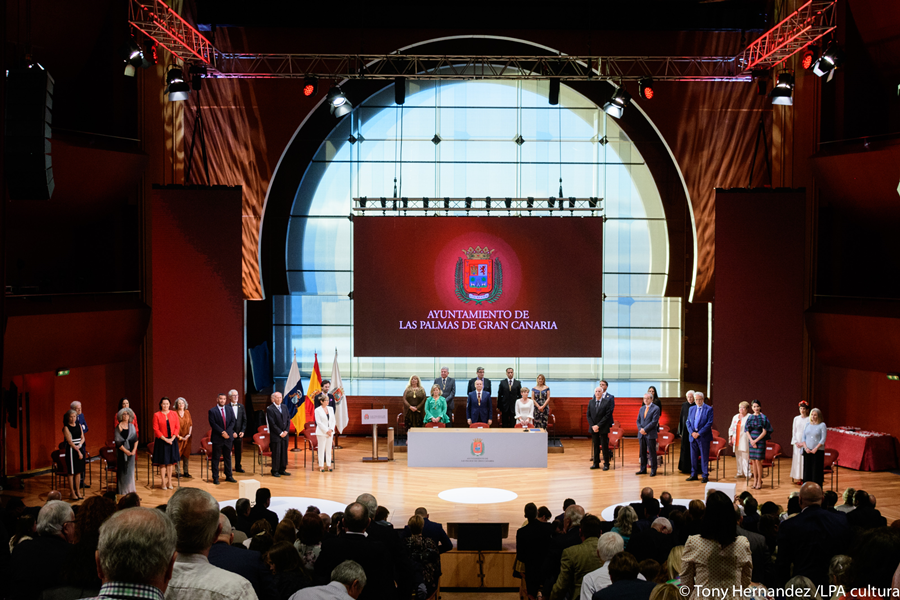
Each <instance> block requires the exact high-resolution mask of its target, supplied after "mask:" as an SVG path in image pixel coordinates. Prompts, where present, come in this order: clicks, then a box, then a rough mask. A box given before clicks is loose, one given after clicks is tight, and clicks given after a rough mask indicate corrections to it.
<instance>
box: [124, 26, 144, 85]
mask: <svg viewBox="0 0 900 600" xmlns="http://www.w3.org/2000/svg"><path fill="white" fill-rule="evenodd" d="M142 66H144V51H143V50H141V47H140V46H138V44H137V42H135V41H134V36H132V38H131V41H129V42H128V44H127V45H126V46H125V75H127V76H128V77H134V73H135V71H136V70H137V68H138V67H142Z"/></svg>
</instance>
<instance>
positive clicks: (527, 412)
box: [516, 387, 534, 427]
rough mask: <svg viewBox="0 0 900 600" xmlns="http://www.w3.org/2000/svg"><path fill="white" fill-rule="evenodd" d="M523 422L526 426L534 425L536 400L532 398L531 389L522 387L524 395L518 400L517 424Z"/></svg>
mask: <svg viewBox="0 0 900 600" xmlns="http://www.w3.org/2000/svg"><path fill="white" fill-rule="evenodd" d="M519 423H521V424H522V425H524V426H525V427H532V426H533V425H534V400H532V399H531V390H529V389H528V388H527V387H523V388H522V397H521V398H519V399H518V400H516V424H517V425H518V424H519Z"/></svg>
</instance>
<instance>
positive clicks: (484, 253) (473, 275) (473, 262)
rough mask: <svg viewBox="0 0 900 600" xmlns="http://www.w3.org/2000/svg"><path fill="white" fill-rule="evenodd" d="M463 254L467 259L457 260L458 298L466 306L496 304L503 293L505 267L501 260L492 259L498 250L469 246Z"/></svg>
mask: <svg viewBox="0 0 900 600" xmlns="http://www.w3.org/2000/svg"><path fill="white" fill-rule="evenodd" d="M462 252H463V254H464V255H465V257H466V258H465V259H463V258H462V257H460V258H458V259H457V260H456V297H457V298H459V300H460V301H461V302H464V303H466V304H469V303H470V302H474V303H475V304H481V303H482V302H490V303H493V302H496V301H497V298H499V297H500V294H502V293H503V267H502V266H501V264H500V259H499V258H497V257H494V258H491V254H493V253H494V252H496V250H490V249H489V248H488V247H487V246H485V247H484V248H482V247H480V246H475V247H474V248H472V247H471V246H469V249H468V250H463V251H462Z"/></svg>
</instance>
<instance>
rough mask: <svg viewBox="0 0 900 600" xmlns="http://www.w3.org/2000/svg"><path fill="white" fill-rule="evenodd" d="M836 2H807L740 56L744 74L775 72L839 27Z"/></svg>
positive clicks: (817, 0)
mask: <svg viewBox="0 0 900 600" xmlns="http://www.w3.org/2000/svg"><path fill="white" fill-rule="evenodd" d="M836 5H837V0H808V2H806V4H804V5H803V6H801V7H800V8H798V9H797V10H796V11H794V12H792V13H791V14H790V15H788V16H787V18H786V19H784V20H783V21H782V22H780V23H779V24H778V25H776V26H775V27H773V28H772V29H770V30H769V31H767V32H766V33H764V34H763V35H762V36H760V37H759V38H758V39H757V40H756V41H754V42H753V43H752V44H750V45H749V46H748V47H747V49H746V50H744V51H743V52H742V53H741V54H740V55H738V56H737V63H738V66H739V68H740V69H741V70H742V71H744V72H747V71H752V70H755V69H772V68H774V67H777V66H778V65H780V64H781V63H783V62H784V61H786V60H787V59H788V58H790V57H791V56H793V55H795V54H797V53H798V52H800V51H802V50H803V49H804V48H806V47H807V46H809V45H810V44H812V43H813V42H815V41H816V40H818V39H819V38H821V37H822V36H825V35H827V34H829V33H831V32H832V31H834V29H835V28H836V27H837V18H836V13H837V11H836V10H835V7H836Z"/></svg>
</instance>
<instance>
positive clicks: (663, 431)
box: [657, 425, 671, 433]
mask: <svg viewBox="0 0 900 600" xmlns="http://www.w3.org/2000/svg"><path fill="white" fill-rule="evenodd" d="M657 431H659V432H660V433H666V432H668V431H671V429H669V428H668V427H667V426H666V425H660V426H659V427H658V428H657Z"/></svg>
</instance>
